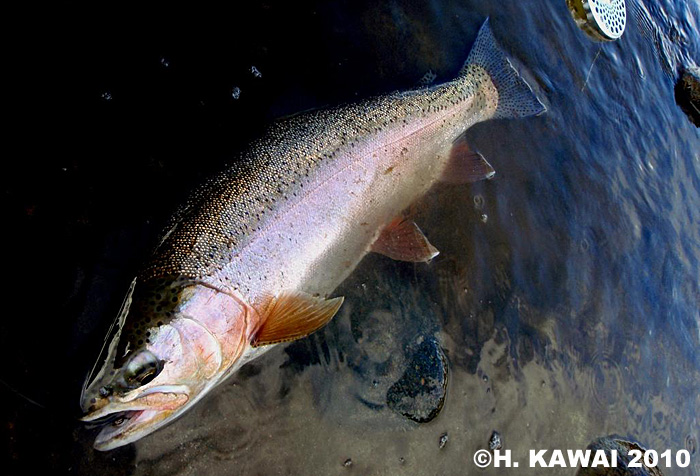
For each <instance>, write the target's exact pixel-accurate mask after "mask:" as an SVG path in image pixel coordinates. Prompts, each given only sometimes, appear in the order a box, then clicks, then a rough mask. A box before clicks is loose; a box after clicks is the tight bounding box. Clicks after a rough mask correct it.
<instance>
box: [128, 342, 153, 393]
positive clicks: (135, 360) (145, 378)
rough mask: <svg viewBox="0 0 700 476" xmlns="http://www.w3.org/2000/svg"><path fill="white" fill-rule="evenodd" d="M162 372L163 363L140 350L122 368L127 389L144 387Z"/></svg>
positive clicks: (145, 351) (147, 352)
mask: <svg viewBox="0 0 700 476" xmlns="http://www.w3.org/2000/svg"><path fill="white" fill-rule="evenodd" d="M162 370H163V361H162V360H159V359H158V358H157V357H156V356H155V355H153V353H152V352H149V351H147V350H142V351H140V352H139V353H137V354H136V355H134V356H133V357H132V358H131V359H130V360H129V362H127V364H126V366H125V368H124V373H123V377H124V382H125V383H126V387H127V388H137V387H141V386H143V385H146V384H147V383H149V382H150V381H152V380H153V379H154V378H156V377H157V376H158V374H159V373H160V372H161V371H162Z"/></svg>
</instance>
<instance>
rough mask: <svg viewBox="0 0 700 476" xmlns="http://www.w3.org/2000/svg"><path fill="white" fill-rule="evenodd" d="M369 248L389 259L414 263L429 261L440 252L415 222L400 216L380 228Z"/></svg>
mask: <svg viewBox="0 0 700 476" xmlns="http://www.w3.org/2000/svg"><path fill="white" fill-rule="evenodd" d="M371 250H372V251H374V252H375V253H380V254H383V255H384V256H388V257H389V258H391V259H395V260H398V261H410V262H414V263H421V262H427V261H430V260H431V259H433V258H434V257H436V256H437V255H438V254H439V253H440V252H439V251H438V250H437V248H435V247H434V246H433V245H431V244H430V242H429V241H428V239H427V238H426V237H425V235H424V234H423V232H422V231H420V228H418V225H416V224H415V222H413V221H410V220H404V219H400V218H399V219H395V220H394V221H392V222H391V223H389V224H388V225H387V226H386V228H384V229H383V230H382V233H381V234H380V235H379V238H377V240H376V241H375V242H374V244H373V245H372V248H371Z"/></svg>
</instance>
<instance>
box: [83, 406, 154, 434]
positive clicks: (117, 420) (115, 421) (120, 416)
mask: <svg viewBox="0 0 700 476" xmlns="http://www.w3.org/2000/svg"><path fill="white" fill-rule="evenodd" d="M141 413H143V410H134V411H121V412H114V413H110V414H108V415H105V416H102V417H100V418H97V419H95V420H89V421H87V422H86V423H87V424H86V425H85V428H87V429H88V430H92V429H95V428H99V427H103V426H108V425H111V426H113V427H120V426H123V425H124V423H126V422H127V421H128V420H131V419H132V418H135V417H138V416H139V415H140V414H141Z"/></svg>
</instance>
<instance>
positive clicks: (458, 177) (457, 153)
mask: <svg viewBox="0 0 700 476" xmlns="http://www.w3.org/2000/svg"><path fill="white" fill-rule="evenodd" d="M495 174H496V171H495V170H494V169H493V167H491V164H489V163H488V162H487V161H486V159H485V158H484V156H483V155H481V153H479V152H476V151H474V150H472V149H471V148H470V147H469V144H467V141H466V140H464V138H459V139H457V140H456V141H455V142H454V143H453V144H452V149H450V159H449V161H448V162H447V166H446V167H445V170H444V171H443V172H442V177H441V178H440V180H441V181H442V182H445V183H451V184H462V183H473V182H478V181H479V180H484V179H490V178H491V177H493V176H494V175H495Z"/></svg>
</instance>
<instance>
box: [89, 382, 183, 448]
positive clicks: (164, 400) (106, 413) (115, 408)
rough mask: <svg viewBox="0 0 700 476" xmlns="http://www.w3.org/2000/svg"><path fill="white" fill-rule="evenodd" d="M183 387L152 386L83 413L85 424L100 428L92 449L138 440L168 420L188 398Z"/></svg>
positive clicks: (113, 446) (179, 409) (180, 408)
mask: <svg viewBox="0 0 700 476" xmlns="http://www.w3.org/2000/svg"><path fill="white" fill-rule="evenodd" d="M158 390H170V391H171V392H172V391H182V390H184V388H183V387H164V388H158V389H151V391H150V393H145V394H141V395H140V396H138V397H137V398H133V399H131V400H129V401H123V400H120V399H114V400H110V401H108V402H104V403H103V404H101V405H100V408H99V409H97V410H95V411H93V412H91V413H88V414H87V415H85V416H83V418H82V420H83V421H84V422H85V423H87V427H88V428H91V429H94V428H98V427H99V428H101V430H100V432H99V434H98V435H97V438H96V439H95V445H94V446H95V449H97V450H100V451H107V450H111V449H114V448H117V447H119V446H123V445H126V444H128V443H131V442H132V441H135V440H138V439H139V438H141V437H142V436H145V435H147V434H149V433H151V432H153V431H155V430H156V429H157V428H159V427H161V426H162V425H163V424H165V423H166V422H167V420H168V419H169V417H170V416H171V415H172V414H173V413H176V414H177V413H179V412H180V411H181V410H182V408H183V407H184V406H185V404H186V403H187V401H188V400H189V396H188V394H187V393H179V392H178V393H175V392H173V393H171V392H167V391H166V392H163V391H158Z"/></svg>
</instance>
